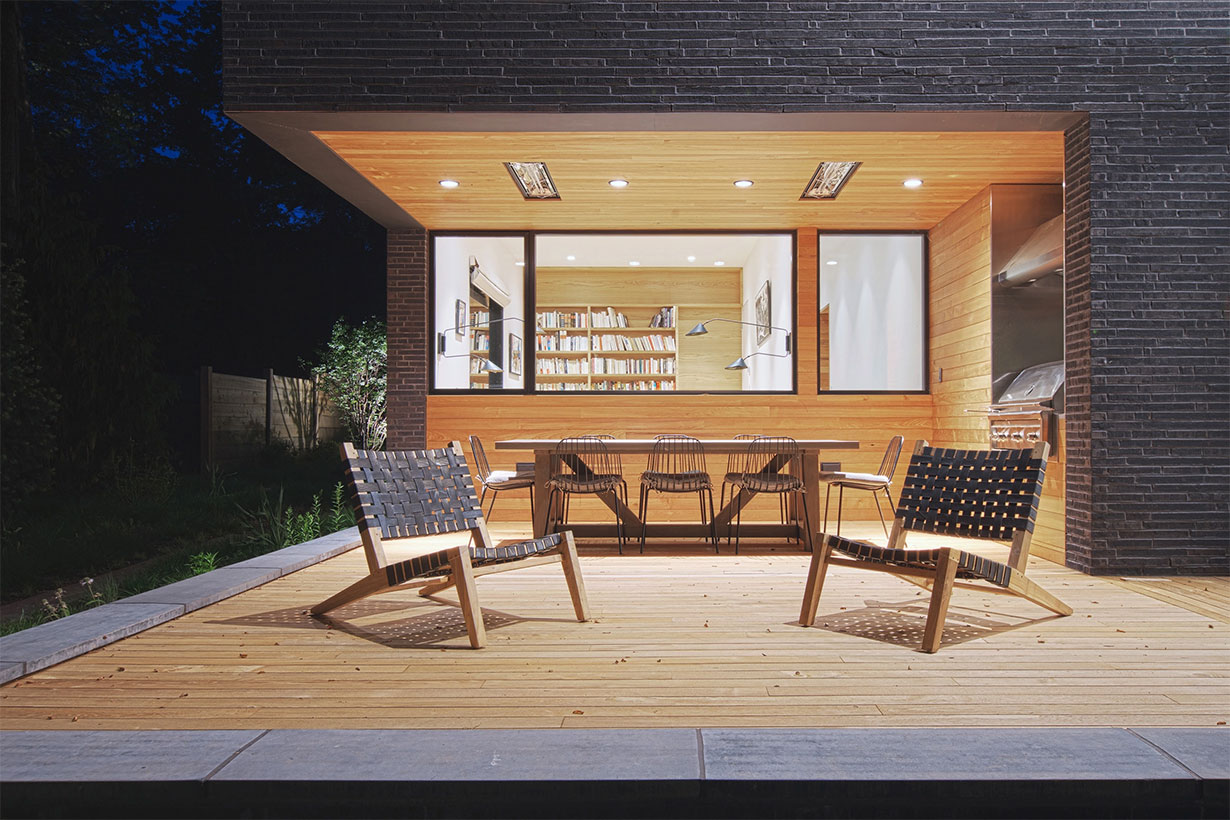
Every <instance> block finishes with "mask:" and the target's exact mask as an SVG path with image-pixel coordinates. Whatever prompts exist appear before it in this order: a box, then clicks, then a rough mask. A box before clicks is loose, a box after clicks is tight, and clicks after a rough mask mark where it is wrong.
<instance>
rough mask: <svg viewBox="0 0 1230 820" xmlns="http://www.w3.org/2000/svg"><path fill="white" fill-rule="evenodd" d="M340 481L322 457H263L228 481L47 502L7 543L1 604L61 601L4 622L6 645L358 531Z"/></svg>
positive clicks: (160, 483) (125, 489) (141, 487)
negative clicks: (146, 595)
mask: <svg viewBox="0 0 1230 820" xmlns="http://www.w3.org/2000/svg"><path fill="white" fill-rule="evenodd" d="M339 473H340V467H339V465H338V457H337V452H336V450H335V449H334V448H333V447H332V446H327V447H322V448H318V449H317V450H315V451H312V452H309V453H306V454H303V455H298V456H295V455H292V454H290V453H286V452H280V451H271V452H266V453H263V454H262V455H261V456H260V457H259V458H256V459H254V460H253V461H252V462H250V463H248V464H245V465H243V466H242V467H240V468H238V469H236V470H235V471H234V472H232V473H226V474H224V473H221V472H218V471H214V472H213V473H211V474H209V475H206V476H177V475H174V474H173V473H169V472H168V471H162V470H152V471H147V472H145V473H136V474H134V475H131V476H128V477H126V479H125V480H124V481H120V482H116V483H115V486H112V487H108V488H104V489H99V490H97V491H94V492H85V493H80V494H60V495H57V496H56V498H55V499H54V502H55V503H53V499H50V498H48V499H41V500H39V501H38V502H36V503H34V504H32V505H31V506H30V508H29V509H28V510H27V511H26V513H25V515H24V516H23V523H22V524H20V525H16V526H11V527H10V529H9V530H8V531H7V532H5V533H4V538H3V541H0V562H2V564H3V567H4V572H3V574H0V597H2V598H3V599H4V600H5V601H11V600H18V599H21V598H25V597H29V596H31V595H37V594H39V593H40V591H42V590H50V589H54V590H56V591H55V592H54V593H51V594H49V595H45V596H44V600H43V601H42V602H41V606H39V607H38V608H36V610H35V611H32V612H26V611H23V612H22V613H21V614H20V616H18V617H17V618H14V619H10V620H9V621H6V622H4V623H0V634H10V633H12V632H16V631H19V630H20V629H25V628H29V627H31V626H36V625H38V624H39V623H45V622H46V621H48V620H53V619H55V618H59V617H64V616H65V615H68V614H72V613H73V612H79V611H81V610H83V609H88V608H90V607H92V606H98V605H100V604H103V603H110V602H111V601H114V600H118V599H119V598H124V597H128V596H129V595H135V594H137V593H138V592H144V591H145V590H149V589H154V588H157V587H159V586H163V585H165V584H169V583H173V582H175V581H179V580H182V579H184V578H189V577H192V576H193V575H199V574H201V573H203V572H209V571H210V570H213V569H216V568H218V567H221V566H226V565H227V564H233V563H235V562H237V561H242V560H245V559H247V558H251V557H254V556H257V555H263V554H265V553H267V552H272V551H273V550H277V549H281V548H283V547H286V546H290V545H291V544H297V543H300V542H302V541H308V540H311V539H312V538H316V537H319V536H320V535H324V534H327V533H330V532H335V531H337V530H339V529H343V528H345V527H349V526H352V525H353V523H354V518H353V514H352V513H351V511H350V509H349V508H348V505H347V503H346V499H345V498H344V497H343V494H342V485H341V484H340V483H339V482H338V481H337V476H338V474H339ZM32 522H37V524H36V525H34V524H33V523H32ZM134 565H136V566H135V567H134ZM130 567H131V569H128V568H130ZM111 572H113V574H112V575H111V576H110V577H107V578H104V579H102V580H101V581H99V582H98V583H97V584H96V583H95V581H94V579H93V576H97V575H104V574H106V573H111ZM83 575H84V577H83ZM87 582H88V583H87Z"/></svg>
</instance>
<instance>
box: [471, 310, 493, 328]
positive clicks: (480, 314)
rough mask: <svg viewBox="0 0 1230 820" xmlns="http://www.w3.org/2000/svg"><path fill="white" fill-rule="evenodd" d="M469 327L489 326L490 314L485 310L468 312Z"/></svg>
mask: <svg viewBox="0 0 1230 820" xmlns="http://www.w3.org/2000/svg"><path fill="white" fill-rule="evenodd" d="M470 324H471V325H489V324H491V313H490V312H488V311H486V310H474V311H471V312H470Z"/></svg>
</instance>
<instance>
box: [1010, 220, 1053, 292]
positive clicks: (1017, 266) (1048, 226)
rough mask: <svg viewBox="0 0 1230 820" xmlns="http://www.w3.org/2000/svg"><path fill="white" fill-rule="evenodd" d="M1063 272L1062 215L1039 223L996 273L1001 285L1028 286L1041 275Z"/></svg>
mask: <svg viewBox="0 0 1230 820" xmlns="http://www.w3.org/2000/svg"><path fill="white" fill-rule="evenodd" d="M1053 273H1058V274H1061V275H1062V274H1063V214H1060V215H1059V216H1057V217H1055V218H1054V219H1049V220H1047V221H1046V222H1043V223H1042V224H1041V225H1039V226H1038V227H1037V228H1035V229H1034V232H1033V233H1032V234H1030V237H1029V238H1028V239H1026V240H1025V242H1024V244H1022V245H1021V247H1020V249H1019V250H1017V252H1016V253H1015V254H1013V255H1012V258H1011V259H1009V260H1008V263H1007V264H1006V265H1004V266H1003V268H1001V269H1000V270H999V272H998V274H997V275H996V281H997V282H999V283H1000V284H1001V285H1007V286H1008V287H1015V286H1017V285H1028V284H1029V283H1030V282H1033V281H1034V280H1036V279H1041V278H1042V277H1043V276H1049V275H1050V274H1053Z"/></svg>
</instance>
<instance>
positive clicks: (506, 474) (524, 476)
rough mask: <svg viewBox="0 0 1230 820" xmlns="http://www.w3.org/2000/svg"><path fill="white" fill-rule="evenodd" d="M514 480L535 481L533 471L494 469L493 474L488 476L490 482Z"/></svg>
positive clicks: (498, 482) (497, 482)
mask: <svg viewBox="0 0 1230 820" xmlns="http://www.w3.org/2000/svg"><path fill="white" fill-rule="evenodd" d="M513 480H517V481H523V480H524V481H533V480H534V474H533V473H516V472H513V471H512V470H492V471H491V474H490V475H488V476H487V483H488V484H500V483H503V482H505V481H513Z"/></svg>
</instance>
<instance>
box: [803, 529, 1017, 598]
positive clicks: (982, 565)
mask: <svg viewBox="0 0 1230 820" xmlns="http://www.w3.org/2000/svg"><path fill="white" fill-rule="evenodd" d="M828 542H829V547H830V548H831V549H833V550H835V551H837V552H840V553H843V554H845V555H848V556H850V557H851V558H861V559H863V560H865V561H875V562H876V563H879V564H884V565H885V566H891V567H912V568H914V569H923V570H934V569H935V568H936V566H937V565H938V564H939V560H940V553H942V552H944V550H942V549H929V550H911V549H892V548H891V547H879V546H876V545H875V544H868V543H867V542H866V541H852V540H850V539H849V538H840V537H838V536H836V535H830V536H829V537H828ZM952 555H953V556H954V557H956V558H957V577H958V578H961V579H965V580H970V579H974V578H978V579H981V580H983V581H990V582H991V583H992V584H995V585H996V586H1000V587H1006V586H1008V584H1009V583H1010V582H1011V580H1012V567H1010V566H1008V565H1007V564H1001V563H1000V562H999V561H992V560H991V559H990V558H984V557H983V556H981V555H976V554H974V553H972V552H965V551H964V550H958V551H955V552H953V553H952Z"/></svg>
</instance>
